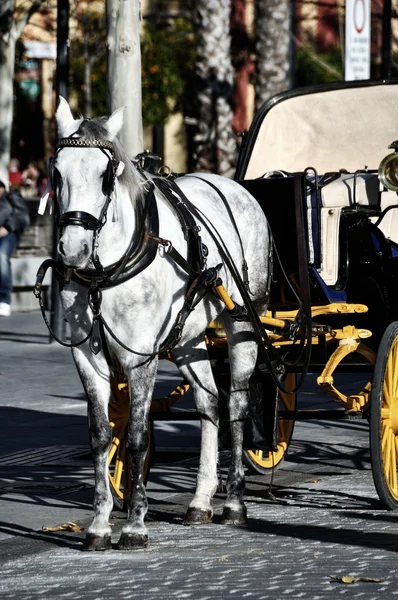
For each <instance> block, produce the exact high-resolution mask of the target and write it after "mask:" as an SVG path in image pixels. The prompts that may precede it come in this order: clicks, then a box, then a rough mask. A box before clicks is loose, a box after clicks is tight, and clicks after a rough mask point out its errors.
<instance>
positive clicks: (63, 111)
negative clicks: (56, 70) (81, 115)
mask: <svg viewBox="0 0 398 600" xmlns="http://www.w3.org/2000/svg"><path fill="white" fill-rule="evenodd" d="M55 119H56V121H57V127H58V132H59V136H60V137H61V138H62V137H67V136H68V135H71V134H72V133H74V132H75V131H76V130H77V129H78V128H79V125H80V123H81V122H82V119H76V120H75V119H74V118H73V115H72V111H71V109H70V106H69V104H68V102H67V101H66V100H65V98H63V97H62V96H60V97H59V105H58V108H57V112H56V113H55Z"/></svg>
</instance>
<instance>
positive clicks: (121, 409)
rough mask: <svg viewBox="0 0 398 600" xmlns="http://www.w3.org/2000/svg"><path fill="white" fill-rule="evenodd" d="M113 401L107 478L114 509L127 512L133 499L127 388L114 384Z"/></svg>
mask: <svg viewBox="0 0 398 600" xmlns="http://www.w3.org/2000/svg"><path fill="white" fill-rule="evenodd" d="M112 390H113V401H112V402H111V404H110V405H109V410H108V414H109V422H110V424H111V426H112V444H111V447H110V450H109V454H108V476H109V483H110V485H111V491H112V496H113V503H114V507H115V508H116V509H118V510H126V504H127V498H128V497H129V495H130V485H131V469H130V458H129V456H128V453H127V448H126V428H127V423H128V419H129V412H130V398H129V393H128V387H127V384H123V383H122V384H121V383H117V382H116V381H114V382H112ZM152 430H153V426H152V423H151V422H150V423H149V424H148V450H147V453H146V456H145V462H144V473H143V478H144V483H145V485H146V483H147V481H148V478H149V471H150V461H151V455H152V448H153V431H152Z"/></svg>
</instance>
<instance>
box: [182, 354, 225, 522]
mask: <svg viewBox="0 0 398 600" xmlns="http://www.w3.org/2000/svg"><path fill="white" fill-rule="evenodd" d="M187 355H188V359H187V358H186V357H187ZM173 357H174V359H175V362H176V365H177V366H178V367H179V369H180V371H181V373H182V375H183V376H184V377H185V379H186V380H187V381H188V382H189V383H190V385H191V388H192V392H193V395H194V399H195V405H196V409H197V411H198V413H199V415H200V426H201V442H200V462H199V470H198V476H197V484H196V491H195V495H194V497H193V499H192V501H191V503H190V504H189V507H188V510H187V513H186V515H185V518H184V523H185V524H191V523H210V522H211V520H212V517H213V508H212V505H211V501H212V498H213V496H214V494H215V492H216V490H217V451H218V391H217V386H216V384H215V382H214V377H213V373H212V370H211V365H210V362H209V360H208V355H207V350H206V345H205V343H204V342H203V344H200V345H198V346H196V347H195V348H194V349H191V348H189V350H188V351H187V349H186V347H183V348H182V352H181V354H179V352H178V351H174V352H173Z"/></svg>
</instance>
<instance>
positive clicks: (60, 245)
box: [58, 242, 65, 256]
mask: <svg viewBox="0 0 398 600" xmlns="http://www.w3.org/2000/svg"><path fill="white" fill-rule="evenodd" d="M58 250H59V253H60V254H62V255H63V256H65V251H64V244H63V242H59V244H58Z"/></svg>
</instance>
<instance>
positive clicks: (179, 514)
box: [0, 313, 398, 600]
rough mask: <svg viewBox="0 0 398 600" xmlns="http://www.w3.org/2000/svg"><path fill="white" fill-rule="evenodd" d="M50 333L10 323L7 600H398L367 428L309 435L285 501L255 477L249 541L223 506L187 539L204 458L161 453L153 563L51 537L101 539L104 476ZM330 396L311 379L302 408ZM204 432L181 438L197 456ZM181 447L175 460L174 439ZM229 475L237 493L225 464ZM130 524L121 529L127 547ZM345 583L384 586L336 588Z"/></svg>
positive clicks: (287, 479) (1, 507)
mask: <svg viewBox="0 0 398 600" xmlns="http://www.w3.org/2000/svg"><path fill="white" fill-rule="evenodd" d="M40 319H41V317H40V314H39V313H29V314H20V315H18V314H15V315H13V316H12V317H11V318H10V319H2V320H0V356H1V368H0V383H1V390H2V394H1V396H0V411H1V417H2V418H1V421H0V422H1V424H2V435H1V436H0V557H1V558H0V565H1V566H0V597H1V598H2V599H11V598H17V599H24V600H25V599H26V600H32V599H35V598H56V599H57V600H58V599H62V598H65V599H66V598H73V599H74V600H75V599H76V600H79V599H80V598H82V599H83V598H84V600H91V599H93V600H94V599H96V598H101V600H105V599H107V598H109V599H114V598H127V599H129V598H133V599H137V600H144V599H158V598H159V599H160V598H161V599H168V598H170V599H171V598H173V599H174V598H181V599H182V598H191V599H197V600H207V599H217V600H219V599H224V598H231V597H232V598H237V599H239V600H240V599H242V598H253V599H259V600H260V599H272V600H275V599H282V598H304V599H312V600H315V599H319V600H323V599H326V598H328V599H333V600H334V599H336V598H340V596H341V595H348V596H349V597H350V598H367V600H371V599H378V598H385V599H387V598H393V597H395V596H396V595H397V594H398V574H397V569H396V565H397V558H398V556H397V550H398V516H397V515H396V514H395V513H391V512H387V511H385V510H384V508H383V507H382V506H381V504H380V502H379V500H378V498H377V495H376V492H375V489H374V486H373V481H372V474H371V470H370V459H369V451H368V427H367V423H366V422H364V421H361V420H359V421H349V422H341V421H338V422H331V421H326V422H311V423H297V424H296V427H295V432H294V434H293V441H292V444H291V446H290V452H289V457H288V459H287V460H286V461H285V462H284V464H283V465H282V467H281V468H280V469H278V470H277V471H276V472H275V474H274V476H273V481H272V487H270V486H271V480H272V474H269V475H266V476H259V475H250V474H249V475H248V477H247V490H246V501H247V506H248V514H249V525H248V526H247V527H228V526H222V525H220V524H219V518H220V515H221V510H222V501H223V498H224V495H223V494H222V493H217V494H216V497H215V519H214V521H215V522H214V523H213V524H212V525H208V526H207V525H206V526H191V527H184V526H183V525H182V518H183V515H184V512H185V510H186V506H187V504H188V503H189V500H190V498H191V497H192V493H193V490H194V485H195V477H196V472H197V463H198V460H197V456H195V455H191V456H190V457H187V456H186V455H183V454H182V455H181V458H180V459H179V460H177V461H174V462H168V461H165V460H163V458H165V457H166V455H165V454H162V453H159V455H158V460H157V462H156V463H155V465H154V466H153V468H152V469H151V475H150V480H149V483H148V497H149V512H148V527H149V534H150V542H149V546H148V548H147V549H145V550H138V551H134V552H126V553H123V552H118V551H116V550H112V551H110V552H106V553H83V552H81V543H82V540H83V538H84V532H83V533H65V532H58V533H53V534H46V533H44V532H42V531H41V529H42V527H43V526H50V525H56V524H59V523H64V522H67V521H74V522H78V523H79V524H81V525H82V526H83V527H85V528H86V527H87V526H88V524H89V523H90V519H91V501H92V467H91V464H90V461H89V457H88V456H87V442H86V440H87V427H86V418H85V414H86V406H85V401H84V396H83V393H82V389H81V384H80V381H79V379H78V376H77V374H76V372H75V369H74V365H73V363H72V360H71V356H70V351H69V350H67V349H65V348H62V347H60V346H58V345H57V344H49V343H48V335H47V332H46V329H45V325H44V323H41V321H40ZM171 367H172V366H171ZM167 369H169V370H167ZM173 377H174V372H173V370H172V368H170V367H166V366H165V367H164V368H163V365H162V369H161V371H160V376H159V383H160V384H161V385H170V382H171V380H172V379H173ZM317 394H318V392H314V388H313V386H312V380H311V379H310V380H309V382H308V385H307V386H306V388H305V389H304V390H303V391H302V393H301V394H300V399H301V401H304V402H307V403H308V402H309V401H311V402H312V403H313V404H316V403H317V402H319V400H320V399H319V397H318V396H317ZM168 426H169V425H168ZM179 426H180V427H181V428H182V427H183V424H179ZM192 427H193V429H188V432H186V434H185V436H184V432H183V431H182V432H181V431H180V433H182V436H181V438H180V439H184V437H185V438H186V443H188V444H189V445H193V446H194V445H195V444H197V434H196V437H193V439H192V437H191V435H192V432H193V431H194V426H192ZM167 436H168V437H170V438H172V439H171V440H170V441H169V442H168V443H170V446H171V447H174V445H175V442H174V440H173V432H172V431H168V432H167ZM162 443H164V444H166V442H162ZM35 451H36V454H35ZM57 452H58V454H57ZM68 452H69V454H68ZM74 452H75V454H73V453H74ZM18 461H19V462H18ZM161 461H162V462H161ZM221 467H222V469H221V470H222V474H223V479H224V481H225V475H226V468H227V456H226V455H225V454H222V455H221ZM123 518H124V517H123V514H122V513H117V512H115V513H113V514H112V516H111V522H112V523H113V532H114V533H113V536H112V539H113V541H114V542H115V543H116V541H117V539H118V535H119V532H120V529H121V527H122V524H123ZM343 575H352V576H357V577H367V578H373V579H377V580H382V581H371V582H369V581H359V582H357V583H353V584H344V583H341V582H339V581H338V580H335V579H333V577H341V576H343Z"/></svg>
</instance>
